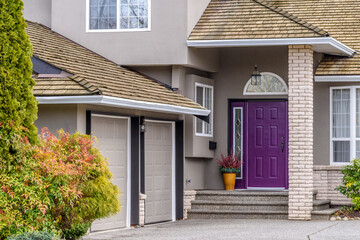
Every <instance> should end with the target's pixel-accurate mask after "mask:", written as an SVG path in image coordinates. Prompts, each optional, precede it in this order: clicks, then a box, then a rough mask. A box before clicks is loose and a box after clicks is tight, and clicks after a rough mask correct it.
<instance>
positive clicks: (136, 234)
mask: <svg viewBox="0 0 360 240" xmlns="http://www.w3.org/2000/svg"><path fill="white" fill-rule="evenodd" d="M95 239H102V240H105V239H196V240H198V239H251V240H253V239H266V240H270V239H276V240H282V239H283V240H290V239H299V240H300V239H301V240H309V239H311V240H318V239H324V240H325V239H326V240H328V239H334V240H348V239H351V240H356V239H359V240H360V221H311V222H300V221H286V220H246V219H239V220H187V221H178V222H172V223H163V224H156V225H148V226H146V227H143V228H132V229H123V230H116V231H109V232H102V233H93V234H90V235H89V236H87V237H84V240H95Z"/></svg>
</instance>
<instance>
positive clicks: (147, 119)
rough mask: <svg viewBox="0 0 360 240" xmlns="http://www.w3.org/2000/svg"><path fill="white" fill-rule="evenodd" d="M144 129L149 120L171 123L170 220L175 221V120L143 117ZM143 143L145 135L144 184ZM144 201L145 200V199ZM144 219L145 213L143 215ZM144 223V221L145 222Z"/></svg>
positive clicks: (151, 121)
mask: <svg viewBox="0 0 360 240" xmlns="http://www.w3.org/2000/svg"><path fill="white" fill-rule="evenodd" d="M144 121H145V129H146V122H150V123H167V124H171V135H172V136H171V142H172V146H171V151H172V153H171V221H173V222H174V221H176V169H175V164H176V161H175V160H176V141H175V139H176V138H175V121H169V120H155V119H150V118H145V120H144ZM145 134H146V130H145ZM145 145H146V137H144V148H143V149H144V165H143V166H141V167H142V168H143V172H144V176H143V178H144V182H145V184H146V181H145V176H146V174H145V161H146V158H145ZM143 189H144V192H145V195H146V191H145V185H144V186H143ZM145 201H146V200H145ZM145 213H146V210H145ZM144 217H145V219H146V215H145V216H144ZM145 224H146V222H145Z"/></svg>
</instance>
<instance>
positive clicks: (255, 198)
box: [196, 190, 288, 203]
mask: <svg viewBox="0 0 360 240" xmlns="http://www.w3.org/2000/svg"><path fill="white" fill-rule="evenodd" d="M196 200H210V201H218V202H225V201H229V202H239V203H242V202H244V203H245V202H276V201H281V202H286V201H288V192H287V191H274V192H265V191H225V190H224V191H198V192H197V193H196Z"/></svg>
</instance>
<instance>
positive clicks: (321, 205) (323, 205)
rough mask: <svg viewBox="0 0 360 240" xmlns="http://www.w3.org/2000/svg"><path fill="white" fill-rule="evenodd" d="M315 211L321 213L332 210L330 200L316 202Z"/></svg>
mask: <svg viewBox="0 0 360 240" xmlns="http://www.w3.org/2000/svg"><path fill="white" fill-rule="evenodd" d="M313 205H314V208H313V211H321V210H326V209H329V208H330V200H314V203H313Z"/></svg>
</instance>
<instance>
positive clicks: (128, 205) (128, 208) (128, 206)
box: [87, 111, 131, 231]
mask: <svg viewBox="0 0 360 240" xmlns="http://www.w3.org/2000/svg"><path fill="white" fill-rule="evenodd" d="M92 117H103V118H116V119H123V120H127V166H126V170H127V177H126V181H127V183H126V187H127V189H126V228H130V212H131V121H130V117H128V116H122V115H116V114H111V113H97V112H91V111H90V121H87V124H90V126H89V127H90V129H91V131H90V133H87V134H89V135H91V134H92V128H91V127H92V124H91V122H92V121H91V118H92ZM119 229H121V228H119ZM90 231H91V228H90Z"/></svg>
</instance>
